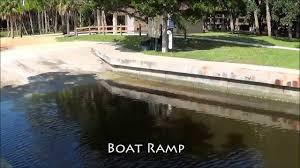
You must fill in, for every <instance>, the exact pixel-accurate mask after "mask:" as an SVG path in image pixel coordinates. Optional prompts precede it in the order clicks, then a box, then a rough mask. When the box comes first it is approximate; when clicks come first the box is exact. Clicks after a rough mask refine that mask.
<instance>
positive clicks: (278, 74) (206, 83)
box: [93, 45, 300, 103]
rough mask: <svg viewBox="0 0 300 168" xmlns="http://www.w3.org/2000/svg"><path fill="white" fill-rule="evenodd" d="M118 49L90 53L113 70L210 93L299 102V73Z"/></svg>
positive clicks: (112, 46)
mask: <svg viewBox="0 0 300 168" xmlns="http://www.w3.org/2000/svg"><path fill="white" fill-rule="evenodd" d="M120 50H121V49H118V48H117V46H115V45H111V46H110V47H106V48H105V49H102V48H101V49H100V48H94V49H93V52H94V54H96V55H97V56H98V57H99V58H101V59H102V60H103V61H104V62H106V63H107V64H109V65H110V66H112V69H113V70H114V71H122V72H129V73H133V74H138V75H139V76H141V75H143V76H145V75H146V76H151V77H158V78H161V79H164V80H177V81H180V82H179V83H185V82H189V83H192V84H193V85H194V86H196V87H201V88H206V89H209V90H216V91H222V92H227V93H233V94H242V95H248V96H255V97H263V98H268V99H273V100H281V101H287V102H293V103H299V93H300V92H299V91H300V76H299V71H298V70H291V69H284V68H276V67H267V66H256V65H246V64H234V63H224V62H210V61H199V60H193V59H183V58H172V57H161V56H147V55H144V54H142V53H138V52H131V51H120Z"/></svg>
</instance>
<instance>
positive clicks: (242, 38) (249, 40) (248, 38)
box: [192, 35, 274, 46]
mask: <svg viewBox="0 0 300 168" xmlns="http://www.w3.org/2000/svg"><path fill="white" fill-rule="evenodd" d="M192 37H199V36H195V35H193V36H192ZM200 37H205V38H210V39H218V40H228V41H236V42H244V43H252V44H261V45H268V46H274V44H272V43H270V42H268V41H265V40H260V39H254V38H251V37H256V36H255V35H213V36H212V35H209V36H206V35H202V36H200Z"/></svg>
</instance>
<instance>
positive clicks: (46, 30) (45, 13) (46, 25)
mask: <svg viewBox="0 0 300 168" xmlns="http://www.w3.org/2000/svg"><path fill="white" fill-rule="evenodd" d="M44 18H45V33H46V34H47V33H48V22H47V11H46V10H44Z"/></svg>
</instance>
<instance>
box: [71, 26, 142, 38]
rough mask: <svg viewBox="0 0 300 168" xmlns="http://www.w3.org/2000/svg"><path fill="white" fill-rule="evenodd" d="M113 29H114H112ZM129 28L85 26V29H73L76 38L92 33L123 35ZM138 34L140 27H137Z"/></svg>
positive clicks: (140, 30)
mask: <svg viewBox="0 0 300 168" xmlns="http://www.w3.org/2000/svg"><path fill="white" fill-rule="evenodd" d="M114 28H115V29H114ZM128 28H129V26H125V25H118V26H99V27H98V26H87V27H78V28H76V29H75V35H76V36H78V34H87V33H88V34H92V33H103V34H105V33H120V34H121V35H122V34H123V33H128ZM138 31H139V34H140V35H141V32H142V28H141V25H139V28H138Z"/></svg>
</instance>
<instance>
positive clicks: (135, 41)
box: [114, 36, 253, 52]
mask: <svg viewBox="0 0 300 168" xmlns="http://www.w3.org/2000/svg"><path fill="white" fill-rule="evenodd" d="M149 40H150V38H149V37H146V36H124V38H122V39H118V40H114V42H116V43H117V44H118V45H120V47H118V48H117V50H120V51H122V52H132V51H143V48H142V45H141V44H142V43H145V42H146V41H149ZM158 46H161V42H160V43H159V44H158ZM220 47H253V46H247V45H239V44H232V43H223V42H214V41H210V40H204V39H189V38H188V39H183V38H174V43H173V48H174V49H173V52H180V51H193V50H211V49H215V48H220ZM150 50H154V49H150ZM160 50H161V48H159V47H158V49H157V51H160Z"/></svg>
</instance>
